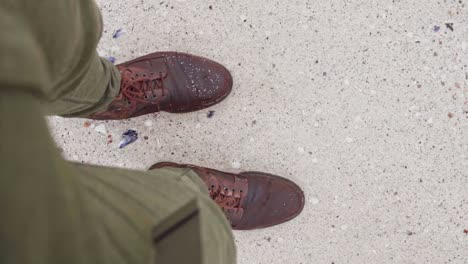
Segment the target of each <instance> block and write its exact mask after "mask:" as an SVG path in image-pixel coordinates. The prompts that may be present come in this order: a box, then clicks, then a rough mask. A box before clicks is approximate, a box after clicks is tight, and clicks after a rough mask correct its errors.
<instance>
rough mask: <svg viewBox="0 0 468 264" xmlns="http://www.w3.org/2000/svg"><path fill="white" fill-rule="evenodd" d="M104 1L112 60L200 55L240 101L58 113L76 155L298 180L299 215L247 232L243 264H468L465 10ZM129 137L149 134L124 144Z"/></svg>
mask: <svg viewBox="0 0 468 264" xmlns="http://www.w3.org/2000/svg"><path fill="white" fill-rule="evenodd" d="M98 3H99V6H100V8H101V10H102V12H103V18H104V23H105V31H104V33H103V38H102V43H101V45H100V47H99V52H100V53H101V54H102V55H105V56H114V57H116V59H117V63H119V62H123V61H126V60H129V59H131V58H134V57H137V56H140V55H143V54H146V53H150V52H154V51H162V50H174V51H181V52H190V53H194V54H198V55H201V56H205V57H208V58H212V59H215V60H217V61H219V62H221V63H223V64H224V65H226V66H227V67H228V68H229V69H230V70H231V71H232V74H233V76H234V79H235V85H234V91H233V93H232V95H231V96H230V97H229V98H228V99H227V100H226V101H224V102H223V103H221V104H219V105H217V106H215V107H212V108H211V109H209V110H212V111H215V112H214V115H213V117H212V118H207V113H208V110H206V111H201V112H197V113H191V114H184V115H172V114H161V115H160V116H157V115H149V116H145V117H141V118H135V119H132V120H128V121H120V122H119V121H118V122H93V126H98V125H100V124H104V126H105V128H106V130H107V133H106V134H101V133H99V132H97V131H95V129H94V128H93V127H89V128H85V127H84V126H83V122H84V121H85V120H82V119H63V118H59V117H52V118H50V124H51V126H52V129H53V131H54V134H55V138H56V140H57V142H58V144H59V145H60V146H61V147H62V148H63V151H64V155H65V156H66V157H67V158H68V159H71V160H75V161H79V162H85V163H93V164H103V165H111V166H120V167H126V168H136V169H146V168H148V167H149V166H150V165H151V164H153V163H155V162H157V161H176V162H185V163H193V164H200V165H204V166H210V167H215V168H219V169H225V170H234V168H238V167H240V169H241V170H262V171H268V172H272V173H276V174H279V175H283V176H285V177H287V178H289V179H291V180H294V181H296V182H297V183H299V184H300V185H301V186H302V187H303V188H304V191H305V194H306V199H307V202H306V206H305V209H304V211H303V213H302V215H301V216H300V217H298V218H297V219H295V220H293V221H291V222H289V223H287V224H284V225H281V226H278V227H274V228H270V229H265V230H259V231H253V232H236V233H235V235H236V241H237V245H238V259H239V263H241V264H251V263H265V264H284V263H298V264H299V263H302V264H306V263H307V264H308V263H324V264H332V263H335V264H341V263H464V264H466V263H468V235H467V234H465V233H464V230H465V229H468V119H467V118H468V68H467V64H468V55H467V52H468V50H467V49H468V26H467V25H468V9H467V8H468V7H466V6H465V5H468V2H467V0H461V1H452V0H446V1H436V0H428V1H410V0H393V1H387V0H386V1H376V0H372V1H353V0H351V1H350V0H347V1H336V0H332V1H330V0H319V1H306V0H292V1H277V0H272V1H267V0H261V1H249V0H236V1H234V0H229V1H224V0H220V1H214V0H198V1H188V0H178V1H163V0H158V1H155V0H141V1H115V0H113V1H112V0H99V1H98ZM118 29H123V30H125V32H124V34H123V35H122V36H121V37H119V38H118V39H113V38H112V34H113V33H114V32H115V31H116V30H118ZM127 129H135V130H137V131H138V132H139V133H140V139H139V140H138V141H137V142H135V143H134V144H132V145H130V146H128V147H127V148H125V149H123V150H119V149H118V147H117V142H116V141H118V138H119V136H120V135H121V134H122V132H124V131H125V130H127ZM107 134H110V135H111V136H112V137H113V139H114V142H112V143H110V144H108V142H107V141H108V138H107V137H108V135H107ZM144 137H147V139H144Z"/></svg>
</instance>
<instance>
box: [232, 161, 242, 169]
mask: <svg viewBox="0 0 468 264" xmlns="http://www.w3.org/2000/svg"><path fill="white" fill-rule="evenodd" d="M241 166H242V164H241V163H240V162H238V161H233V162H231V167H232V168H233V169H240V168H241Z"/></svg>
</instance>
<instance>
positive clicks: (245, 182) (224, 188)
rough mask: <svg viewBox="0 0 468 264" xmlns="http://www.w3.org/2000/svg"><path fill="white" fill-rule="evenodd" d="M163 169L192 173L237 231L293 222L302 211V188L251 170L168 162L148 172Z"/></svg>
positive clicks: (282, 179)
mask: <svg viewBox="0 0 468 264" xmlns="http://www.w3.org/2000/svg"><path fill="white" fill-rule="evenodd" d="M163 167H176V168H190V169H192V170H193V171H195V172H196V173H197V174H198V175H199V176H200V178H202V180H203V181H204V182H205V184H206V186H207V187H208V190H209V193H210V196H211V198H212V199H213V200H214V201H215V202H216V203H217V204H218V205H219V206H220V207H221V208H222V209H223V211H224V213H225V215H226V217H227V218H228V220H229V222H231V226H232V228H233V229H236V230H249V229H257V228H264V227H269V226H273V225H278V224H281V223H284V222H286V221H289V220H291V219H293V218H294V217H296V216H297V215H299V214H300V213H301V211H302V209H303V208H304V194H303V192H302V190H301V188H299V186H297V185H296V184H295V183H293V182H292V181H290V180H288V179H285V178H282V177H279V176H275V175H271V174H267V173H263V172H253V171H250V172H243V173H240V174H233V173H227V172H222V171H217V170H213V169H209V168H203V167H198V166H193V165H185V164H176V163H171V162H162V163H157V164H155V165H153V166H151V168H150V170H152V169H157V168H163Z"/></svg>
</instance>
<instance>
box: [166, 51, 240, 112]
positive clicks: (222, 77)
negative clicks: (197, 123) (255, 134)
mask: <svg viewBox="0 0 468 264" xmlns="http://www.w3.org/2000/svg"><path fill="white" fill-rule="evenodd" d="M178 60H179V67H180V70H181V72H182V73H183V75H184V76H185V79H186V82H185V86H179V89H182V91H179V92H178V93H179V94H186V95H187V97H183V96H179V98H180V100H185V102H186V103H187V102H189V104H188V105H187V104H186V108H188V109H181V111H190V110H198V109H202V108H206V107H209V106H212V105H214V104H216V103H219V102H220V101H222V100H223V99H225V98H226V97H227V96H228V95H229V93H230V92H231V90H232V84H233V80H232V76H231V74H230V73H229V71H228V70H227V69H226V68H225V67H224V66H222V65H221V64H219V63H217V62H214V61H212V60H208V59H205V58H202V57H197V56H190V55H185V54H181V55H179V58H178ZM187 98H188V100H187ZM175 100H178V99H177V98H175ZM176 104H177V103H176ZM181 105H183V104H182V102H181Z"/></svg>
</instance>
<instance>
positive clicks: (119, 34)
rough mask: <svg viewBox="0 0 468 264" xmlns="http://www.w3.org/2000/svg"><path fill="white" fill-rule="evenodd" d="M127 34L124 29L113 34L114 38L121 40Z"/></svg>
mask: <svg viewBox="0 0 468 264" xmlns="http://www.w3.org/2000/svg"><path fill="white" fill-rule="evenodd" d="M124 33H125V31H124V30H123V29H121V28H120V29H117V30H116V31H115V32H114V34H112V38H115V39H116V38H120V37H121V36H122V35H123V34H124Z"/></svg>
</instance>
